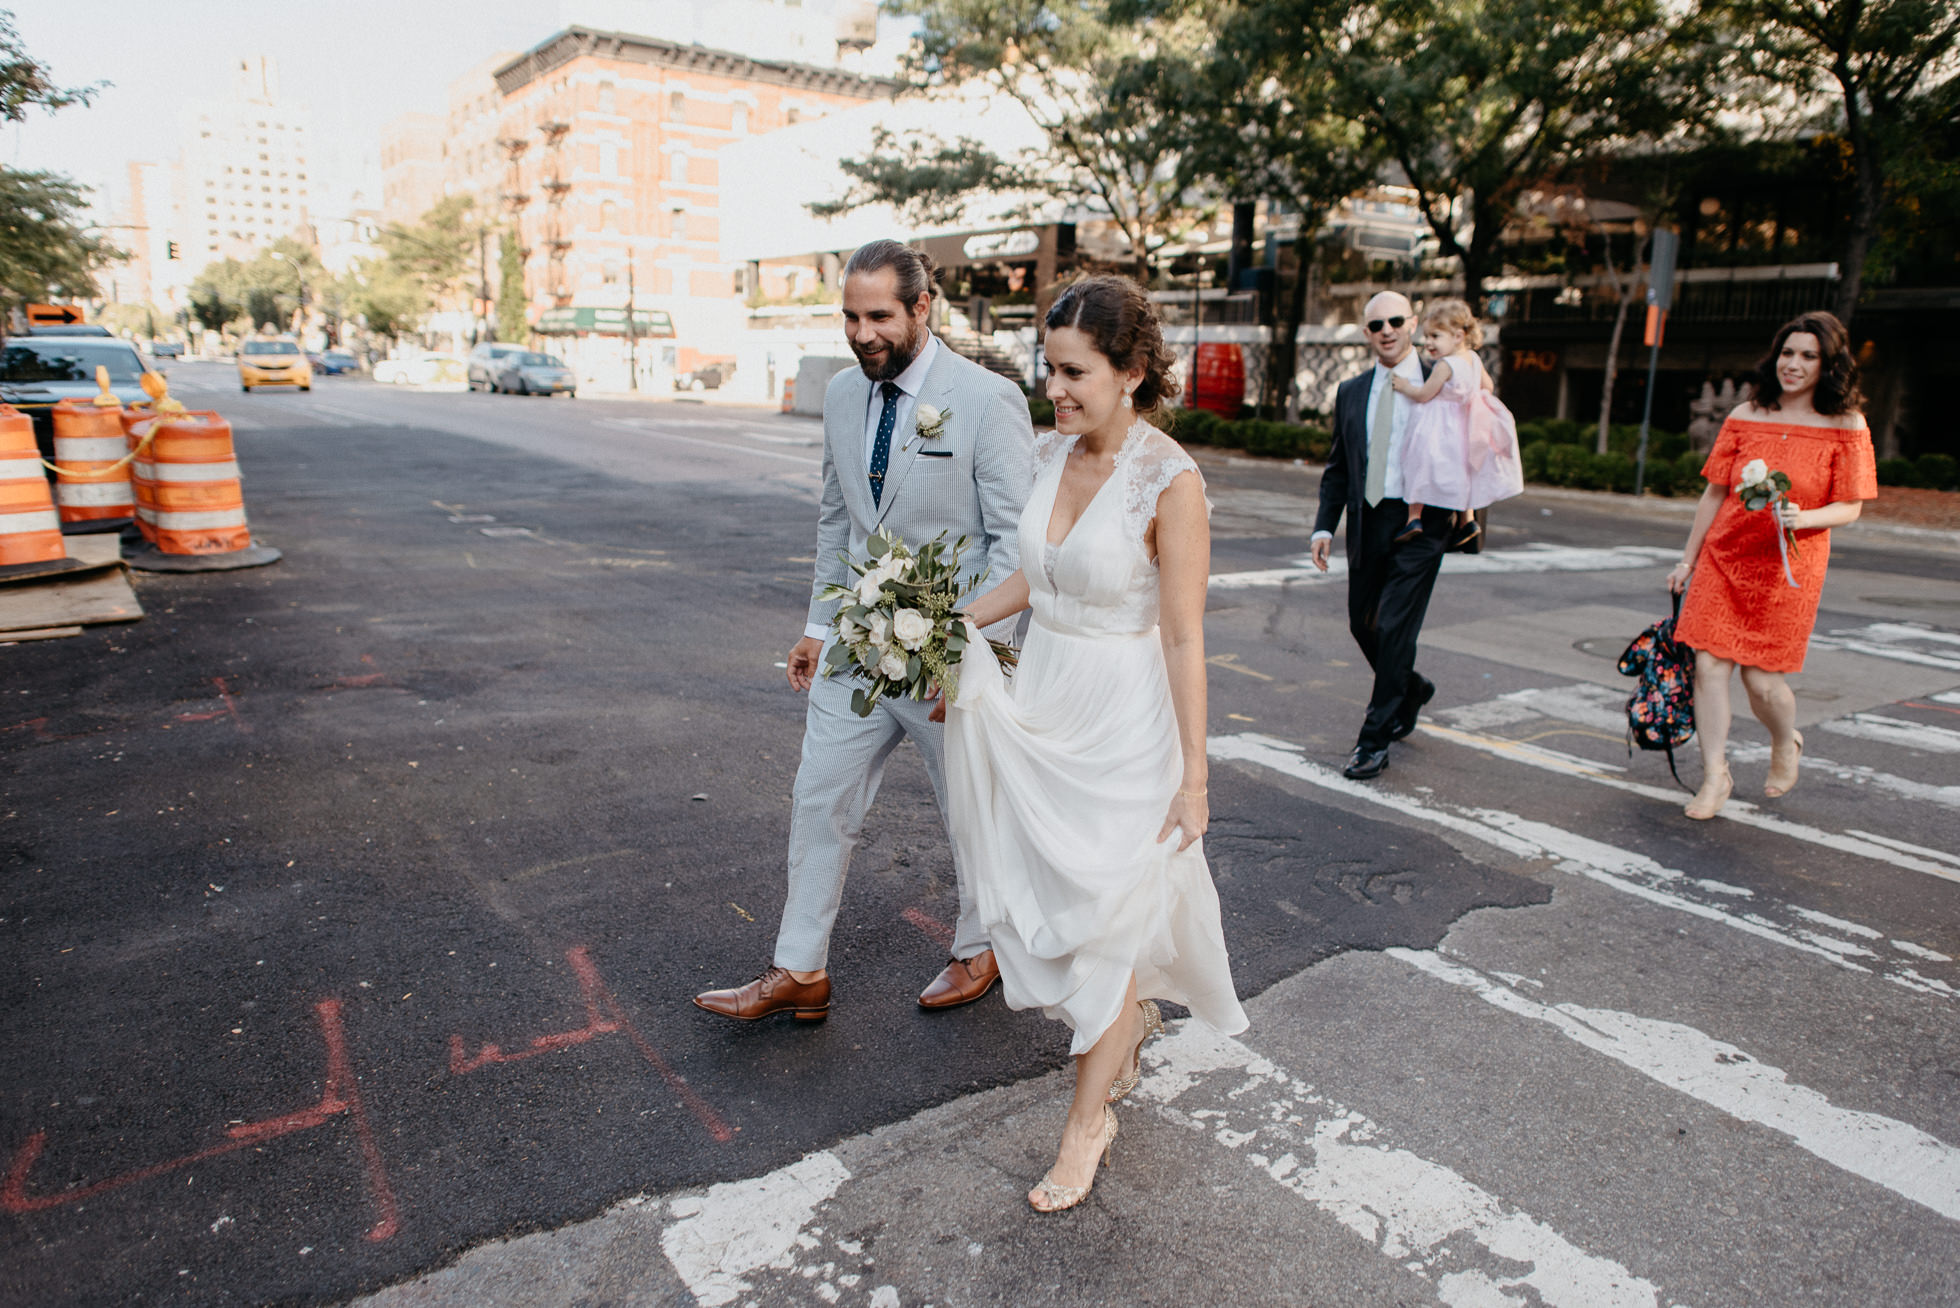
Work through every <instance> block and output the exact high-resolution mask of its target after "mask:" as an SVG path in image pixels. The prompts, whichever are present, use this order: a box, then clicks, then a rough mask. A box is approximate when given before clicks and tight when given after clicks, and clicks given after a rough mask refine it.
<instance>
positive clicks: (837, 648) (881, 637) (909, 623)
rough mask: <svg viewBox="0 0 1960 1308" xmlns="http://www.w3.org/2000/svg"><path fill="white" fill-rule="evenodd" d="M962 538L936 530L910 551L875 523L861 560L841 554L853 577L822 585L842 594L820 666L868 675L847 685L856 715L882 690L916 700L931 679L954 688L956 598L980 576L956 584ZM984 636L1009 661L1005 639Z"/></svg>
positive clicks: (958, 642) (960, 622)
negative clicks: (831, 637) (854, 686)
mask: <svg viewBox="0 0 1960 1308" xmlns="http://www.w3.org/2000/svg"><path fill="white" fill-rule="evenodd" d="M966 546H967V538H966V537H964V536H962V537H960V538H959V539H958V540H957V541H954V542H953V543H952V544H951V545H948V544H947V543H946V533H944V532H941V533H940V534H939V535H938V536H936V537H934V538H933V539H932V540H930V541H928V542H926V543H925V544H924V545H921V546H920V547H919V549H918V551H917V553H914V552H913V551H911V550H909V549H907V548H906V546H905V542H904V541H902V540H900V539H898V537H896V536H894V535H892V534H891V533H890V532H887V531H884V530H882V529H881V530H879V532H878V533H877V534H876V535H874V536H873V537H872V538H871V540H870V543H869V544H868V545H867V547H866V552H867V553H868V554H869V555H870V557H869V558H868V559H867V560H866V561H865V562H863V563H853V562H852V561H851V560H850V559H849V558H848V557H846V558H845V559H844V562H845V564H846V565H847V566H849V568H850V569H851V571H852V572H854V573H856V574H857V580H856V581H855V582H854V583H852V584H851V585H848V586H826V587H825V588H824V590H823V592H822V594H821V595H820V596H819V598H822V599H826V600H841V601H843V602H842V603H841V604H839V605H838V608H837V613H836V616H835V617H833V618H831V620H830V625H831V628H832V629H833V630H835V631H836V633H837V641H836V643H835V644H833V645H832V646H831V647H830V653H829V654H828V655H826V656H825V659H824V670H823V674H824V676H826V677H831V676H836V675H837V674H839V673H843V674H846V675H848V676H854V677H859V678H861V679H863V680H864V681H865V682H866V683H867V684H866V685H865V686H862V687H859V688H858V689H857V690H854V691H853V692H852V693H851V709H852V711H854V712H855V713H856V714H857V715H858V716H859V717H861V718H864V717H870V716H871V709H872V706H873V705H875V704H876V703H877V702H878V701H879V700H881V699H883V698H884V697H885V696H887V695H910V696H911V697H912V698H913V699H915V700H922V699H925V698H926V697H927V695H929V694H930V693H931V691H932V687H933V686H934V685H938V686H942V687H944V688H945V690H946V693H947V694H948V695H951V694H952V693H953V691H954V689H955V687H956V685H957V684H958V672H957V669H958V668H959V665H960V659H961V657H962V656H963V655H964V654H965V653H966V642H967V634H966V616H965V615H964V614H963V613H961V612H960V609H959V604H960V601H961V600H962V599H964V598H965V597H966V594H967V593H968V592H969V591H971V590H975V589H978V588H979V585H980V583H981V582H982V581H984V580H985V579H986V578H985V576H984V575H982V576H981V577H977V578H975V579H974V582H973V585H972V586H971V587H969V588H968V591H962V590H961V589H960V555H961V553H963V552H964V551H965V549H966ZM987 643H988V644H989V645H991V646H992V647H993V651H994V656H995V657H996V658H998V659H999V660H1000V663H1001V666H1002V667H1003V668H1007V667H1012V666H1013V663H1014V657H1015V655H1014V649H1013V647H1012V646H1010V645H1004V644H1002V643H1001V642H1000V641H997V640H995V641H989V642H987Z"/></svg>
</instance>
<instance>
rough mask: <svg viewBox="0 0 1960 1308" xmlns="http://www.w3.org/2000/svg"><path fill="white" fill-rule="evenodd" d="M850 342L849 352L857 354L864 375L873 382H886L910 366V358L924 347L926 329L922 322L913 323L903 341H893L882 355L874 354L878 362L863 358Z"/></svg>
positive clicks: (862, 354) (855, 343) (862, 352)
mask: <svg viewBox="0 0 1960 1308" xmlns="http://www.w3.org/2000/svg"><path fill="white" fill-rule="evenodd" d="M850 344H851V353H852V354H855V355H857V361H858V367H860V368H862V369H864V375H865V376H866V377H869V378H870V379H871V380H872V381H875V382H887V381H890V380H891V379H892V378H894V377H896V376H898V374H900V373H902V372H904V371H905V370H906V369H907V368H909V367H911V366H912V360H914V359H916V358H918V357H919V351H920V350H922V349H924V348H925V344H926V329H925V326H924V325H923V324H916V323H915V324H914V325H913V328H912V334H911V335H910V336H907V337H906V338H905V339H904V340H903V341H894V342H893V343H892V344H890V345H889V346H888V347H887V348H886V350H885V352H884V354H883V355H882V356H874V357H877V358H880V359H881V360H882V361H880V362H873V360H871V359H867V358H865V357H864V351H862V350H860V349H858V343H857V342H856V341H852V342H851V343H850Z"/></svg>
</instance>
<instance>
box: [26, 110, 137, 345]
mask: <svg viewBox="0 0 1960 1308" xmlns="http://www.w3.org/2000/svg"><path fill="white" fill-rule="evenodd" d="M0 82H4V77H3V76H0ZM86 189H87V188H85V187H82V186H78V185H77V184H76V183H75V182H73V181H71V180H69V179H68V178H66V177H63V176H61V175H60V174H58V173H46V172H30V171H23V170H21V169H16V168H6V167H0V310H10V309H14V308H17V307H19V306H20V305H21V304H23V303H26V302H29V301H34V300H45V299H48V298H50V297H53V296H66V297H70V298H76V299H80V298H85V297H89V296H93V295H94V294H95V293H96V285H95V274H96V271H97V270H98V269H101V268H103V267H106V266H107V265H109V264H110V263H112V262H115V261H116V260H118V259H123V258H126V257H127V256H126V255H125V254H124V253H123V252H122V251H120V250H118V249H116V248H114V247H113V246H111V245H110V244H109V243H108V242H107V241H104V240H102V239H101V238H99V237H96V236H93V235H91V234H90V233H89V232H88V231H87V230H86V227H85V223H84V221H83V216H82V215H83V212H84V210H85V209H86V206H87V204H88V201H87V198H86Z"/></svg>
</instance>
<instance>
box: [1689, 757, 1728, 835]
mask: <svg viewBox="0 0 1960 1308" xmlns="http://www.w3.org/2000/svg"><path fill="white" fill-rule="evenodd" d="M1711 780H1713V778H1711V777H1703V778H1702V779H1701V789H1700V790H1697V791H1696V792H1695V797H1694V798H1693V799H1691V800H1689V801H1688V806H1687V807H1686V808H1684V809H1682V810H1681V811H1682V812H1683V813H1686V814H1687V815H1688V816H1689V817H1691V818H1693V819H1694V820H1695V821H1697V822H1706V821H1708V820H1709V819H1710V818H1712V817H1714V816H1715V815H1716V814H1717V813H1720V812H1721V811H1722V805H1724V804H1726V803H1728V802H1729V792H1731V791H1733V790H1734V789H1735V777H1734V776H1732V775H1731V774H1730V772H1729V770H1728V769H1727V768H1723V769H1722V784H1721V787H1720V789H1719V791H1718V790H1716V789H1715V788H1713V787H1711V786H1710V785H1709V782H1710V781H1711Z"/></svg>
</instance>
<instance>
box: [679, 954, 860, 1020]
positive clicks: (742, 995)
mask: <svg viewBox="0 0 1960 1308" xmlns="http://www.w3.org/2000/svg"><path fill="white" fill-rule="evenodd" d="M694 1002H695V1004H696V1005H697V1006H698V1007H701V1008H705V1009H707V1010H708V1011H709V1012H710V1013H716V1014H719V1015H720V1016H722V1017H732V1018H735V1019H736V1020H737V1021H741V1022H753V1021H755V1020H756V1019H757V1018H761V1017H770V1016H773V1015H774V1014H776V1013H789V1014H792V1015H793V1016H794V1017H795V1018H796V1020H797V1021H799V1022H821V1021H823V1020H824V1019H825V1018H826V1017H829V1016H830V977H829V976H828V975H824V976H820V977H818V978H817V979H816V980H815V981H798V980H797V979H796V978H795V977H793V976H791V975H790V974H789V973H788V971H786V970H785V969H783V968H780V967H772V968H770V969H769V970H768V971H767V972H764V973H763V974H762V975H761V976H759V977H757V978H756V979H755V980H753V981H751V982H749V983H748V984H747V985H745V986H737V987H736V988H735V989H733V990H709V991H705V992H703V993H701V994H698V995H696V996H694Z"/></svg>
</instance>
